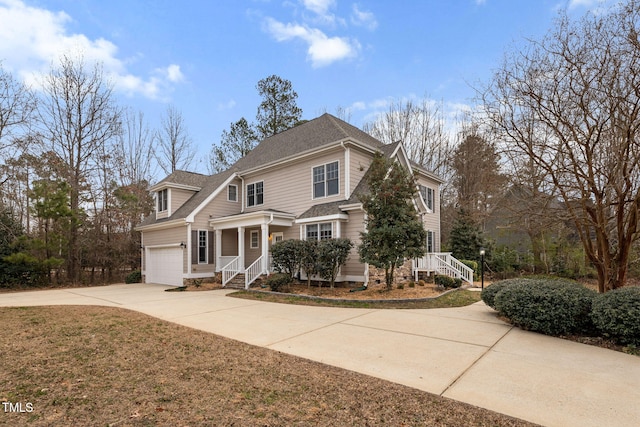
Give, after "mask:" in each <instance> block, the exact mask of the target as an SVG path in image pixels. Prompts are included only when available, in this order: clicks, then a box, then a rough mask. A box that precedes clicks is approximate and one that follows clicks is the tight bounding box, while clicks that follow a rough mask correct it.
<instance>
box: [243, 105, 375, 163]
mask: <svg viewBox="0 0 640 427" xmlns="http://www.w3.org/2000/svg"><path fill="white" fill-rule="evenodd" d="M345 138H351V139H355V140H358V141H360V142H363V143H365V144H367V145H370V146H371V147H373V148H378V149H380V148H382V147H383V146H384V144H382V143H381V142H380V141H378V140H377V139H375V138H374V137H372V136H371V135H369V134H367V133H365V132H363V131H361V130H360V129H358V128H357V127H355V126H352V125H350V124H349V123H347V122H344V121H342V120H340V119H338V118H337V117H334V116H332V115H331V114H327V113H325V114H323V115H322V116H320V117H318V118H315V119H313V120H310V121H308V122H306V123H304V124H301V125H299V126H296V127H293V128H291V129H288V130H286V131H284V132H281V133H279V134H277V135H274V136H272V137H269V138H267V139H265V140H263V141H262V142H260V144H258V146H257V147H256V148H254V149H253V150H251V151H250V152H249V154H247V155H246V156H244V157H243V158H241V159H240V160H238V161H237V162H236V163H235V164H234V165H233V166H231V169H232V170H234V171H236V172H241V171H245V170H248V169H253V168H255V167H258V166H261V165H264V164H268V163H271V162H275V161H277V160H281V159H284V158H287V157H290V156H294V155H296V154H299V153H303V152H305V151H308V150H311V149H314V148H318V147H322V146H323V145H326V144H330V143H332V142H336V141H340V140H342V139H345Z"/></svg>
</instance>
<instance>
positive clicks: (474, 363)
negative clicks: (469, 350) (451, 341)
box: [439, 326, 514, 397]
mask: <svg viewBox="0 0 640 427" xmlns="http://www.w3.org/2000/svg"><path fill="white" fill-rule="evenodd" d="M513 328H514V326H511V327H510V328H509V329H508V330H507V332H505V333H504V334H503V335H502V336H501V337H500V338H498V340H497V341H496V342H494V343H493V344H492V345H491V347H488V348H487V350H486V351H485V352H484V353H482V354H481V355H480V356H479V357H478V358H477V359H476V360H475V361H474V362H473V363H472V364H471V365H469V367H467V369H465V370H464V371H462V373H461V374H460V375H458V376H457V377H456V378H455V379H454V380H453V381H452V382H451V384H449V385H448V386H447V387H446V388H445V389H444V390H443V391H442V393H440V394H439V395H440V396H442V397H444V394H445V393H446V392H447V391H449V389H451V388H452V387H453V386H454V385H456V383H457V382H458V381H460V380H461V379H462V377H464V376H465V375H466V373H467V372H469V371H470V370H471V369H473V367H474V366H476V365H477V364H478V362H479V361H481V360H482V359H483V358H484V357H485V356H486V355H487V354H489V352H490V351H491V350H493V348H494V347H495V346H496V345H498V343H499V342H500V341H502V340H503V339H504V337H506V336H507V335H508V334H509V332H511V331H512V330H513Z"/></svg>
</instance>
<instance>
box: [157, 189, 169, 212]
mask: <svg viewBox="0 0 640 427" xmlns="http://www.w3.org/2000/svg"><path fill="white" fill-rule="evenodd" d="M168 207H169V190H168V189H167V188H165V189H164V190H160V191H158V212H164V211H166V210H167V209H168Z"/></svg>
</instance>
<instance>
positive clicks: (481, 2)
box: [476, 0, 487, 6]
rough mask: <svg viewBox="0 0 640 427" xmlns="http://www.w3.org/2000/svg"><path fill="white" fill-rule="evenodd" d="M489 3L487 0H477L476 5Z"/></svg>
mask: <svg viewBox="0 0 640 427" xmlns="http://www.w3.org/2000/svg"><path fill="white" fill-rule="evenodd" d="M486 3H487V0H476V5H478V6H482V5H484V4H486Z"/></svg>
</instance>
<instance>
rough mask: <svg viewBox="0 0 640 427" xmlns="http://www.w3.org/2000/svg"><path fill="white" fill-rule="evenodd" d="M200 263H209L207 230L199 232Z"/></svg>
mask: <svg viewBox="0 0 640 427" xmlns="http://www.w3.org/2000/svg"><path fill="white" fill-rule="evenodd" d="M198 263H200V264H206V263H207V230H198Z"/></svg>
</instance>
